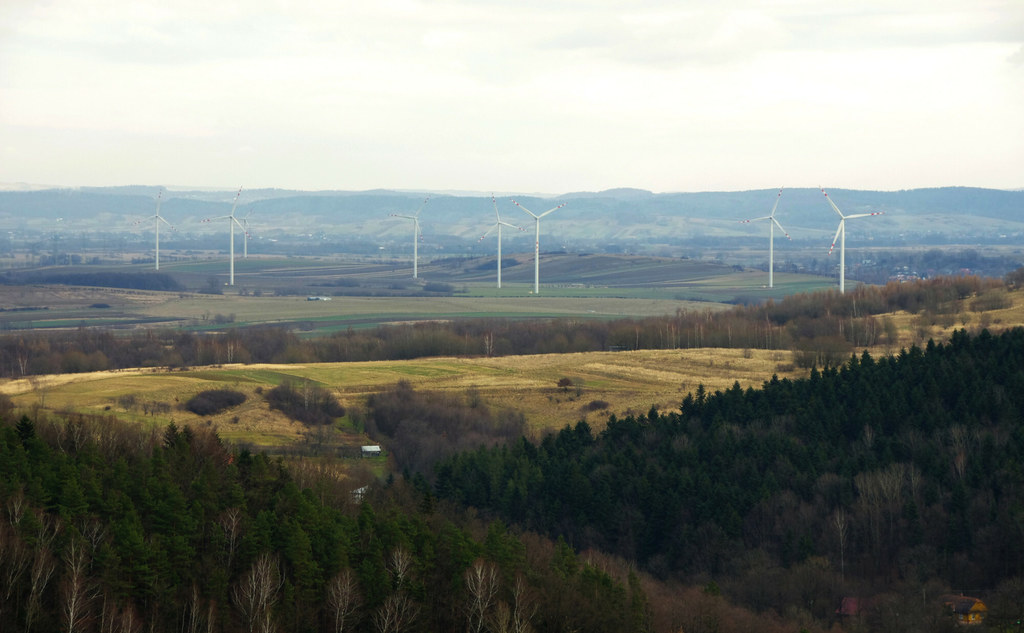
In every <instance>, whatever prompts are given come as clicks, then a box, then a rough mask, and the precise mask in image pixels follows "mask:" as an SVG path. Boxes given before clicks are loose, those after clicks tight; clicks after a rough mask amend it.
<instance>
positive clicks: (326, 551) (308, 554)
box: [0, 400, 781, 633]
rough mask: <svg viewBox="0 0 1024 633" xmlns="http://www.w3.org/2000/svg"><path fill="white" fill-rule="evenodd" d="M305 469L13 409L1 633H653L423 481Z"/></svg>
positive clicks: (587, 562)
mask: <svg viewBox="0 0 1024 633" xmlns="http://www.w3.org/2000/svg"><path fill="white" fill-rule="evenodd" d="M16 417H17V418H18V419H17V421H16V422H15V421H14V420H13V418H16ZM299 466H301V467H300V468H298V469H296V470H294V471H293V470H291V469H289V468H288V467H286V466H285V464H284V463H283V462H282V461H281V460H271V459H269V458H268V457H267V456H266V455H263V454H257V455H254V454H250V453H248V452H242V453H239V454H236V453H233V452H231V451H229V450H228V449H227V448H226V447H225V446H224V445H223V444H222V442H221V441H220V440H219V438H218V437H217V436H216V435H215V434H213V433H212V432H209V431H207V430H204V429H199V430H196V429H191V428H188V427H185V428H182V429H179V428H177V427H175V426H174V425H173V424H172V425H171V426H170V427H168V428H167V429H166V430H164V431H162V432H158V431H140V430H139V429H137V428H135V427H129V426H126V425H122V424H121V423H119V422H118V421H116V420H113V419H111V418H109V417H101V416H82V415H75V414H67V415H61V416H58V417H55V418H50V419H47V418H42V417H38V416H37V417H34V418H32V417H29V416H27V415H24V416H21V417H18V416H17V415H16V414H14V413H13V409H12V407H11V406H10V402H9V401H7V400H4V401H3V402H0V509H2V511H0V629H2V630H4V631H8V630H10V631H56V630H63V631H71V632H78V631H89V632H102V633H108V632H117V633H135V632H137V631H140V630H146V631H156V632H164V631H165V632H168V633H170V632H172V631H173V632H181V631H184V632H187V633H197V632H200V631H203V632H209V631H218V632H235V631H239V632H241V631H245V632H247V633H248V632H252V631H261V632H265V633H269V632H272V631H296V632H300V631H332V632H340V631H342V630H344V631H350V630H351V631H375V632H377V633H384V632H394V631H423V632H426V631H462V630H468V631H492V632H499V631H501V632H507V631H516V632H520V633H523V632H526V631H538V632H543V631H552V632H556V631H571V630H586V631H598V632H600V631H608V632H609V633H612V632H615V633H618V632H622V631H647V630H650V627H649V624H650V622H651V618H652V615H651V614H652V611H651V608H650V606H649V604H648V602H647V600H646V598H645V593H644V590H643V588H642V587H641V582H640V580H639V577H638V576H637V575H635V574H630V573H628V570H627V571H624V572H623V573H621V574H619V573H618V572H616V575H615V576H612V575H611V574H610V573H609V572H608V571H605V570H604V568H603V566H602V565H598V564H594V563H593V562H592V561H593V559H584V558H583V557H581V556H579V555H577V554H576V553H575V552H574V551H573V550H572V549H570V548H569V547H568V546H567V545H566V544H565V543H564V542H555V541H551V540H547V539H544V538H542V537H539V536H536V535H531V534H516V533H512V532H510V531H508V530H507V529H506V528H505V527H504V526H503V525H502V524H501V523H498V522H495V523H490V524H484V523H482V522H479V521H472V520H466V521H464V523H466V526H465V527H460V526H459V525H458V524H456V523H455V522H453V520H452V519H451V518H449V517H457V516H458V515H457V513H454V512H448V511H445V510H444V508H445V506H443V504H441V503H439V502H438V501H437V500H436V499H435V498H434V497H433V495H432V494H431V492H430V490H429V486H427V484H426V482H424V481H423V480H422V479H417V480H415V481H413V482H411V483H410V482H406V481H404V480H397V481H395V482H393V483H391V484H389V485H386V486H383V487H382V488H381V489H379V490H377V491H369V492H366V491H361V494H362V495H363V501H362V502H361V503H358V504H357V502H356V501H354V500H353V498H352V493H351V491H350V489H349V488H350V486H349V485H346V484H345V483H344V482H342V481H341V478H339V477H338V476H337V474H336V473H334V472H333V471H332V470H330V469H324V468H322V465H320V466H317V465H315V464H304V465H303V464H300V465H299ZM663 630H669V629H667V628H666V629H663ZM774 630H777V631H778V630H781V629H780V628H775V629H774Z"/></svg>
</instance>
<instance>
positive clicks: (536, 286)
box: [512, 200, 565, 295]
mask: <svg viewBox="0 0 1024 633" xmlns="http://www.w3.org/2000/svg"><path fill="white" fill-rule="evenodd" d="M512 204H514V205H516V206H517V207H519V208H520V209H522V210H523V211H526V212H527V213H529V214H530V215H532V216H533V222H534V225H535V227H536V238H535V240H534V246H533V294H535V295H536V294H540V219H541V218H543V217H544V216H545V215H547V214H549V213H551V212H552V211H557V210H559V209H561V208H562V207H564V206H565V203H564V202H563V203H562V204H560V205H558V206H557V207H555V208H554V209H548V210H547V211H545V212H544V213H541V214H540V215H537V214H536V213H534V212H533V211H530V210H529V209H527V208H526V207H524V206H523V205H521V204H519V203H518V202H516V201H515V200H513V201H512Z"/></svg>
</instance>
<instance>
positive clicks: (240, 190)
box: [230, 187, 242, 218]
mask: <svg viewBox="0 0 1024 633" xmlns="http://www.w3.org/2000/svg"><path fill="white" fill-rule="evenodd" d="M240 195H242V188H241V187H239V188H238V193H236V194H235V201H234V202H233V203H232V204H231V215H230V217H232V218H233V217H235V207H237V206H238V196H240Z"/></svg>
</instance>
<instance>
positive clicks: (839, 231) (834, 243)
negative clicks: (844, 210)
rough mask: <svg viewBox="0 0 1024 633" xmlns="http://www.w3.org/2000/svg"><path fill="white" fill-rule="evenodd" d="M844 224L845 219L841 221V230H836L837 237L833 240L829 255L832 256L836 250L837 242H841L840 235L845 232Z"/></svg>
mask: <svg viewBox="0 0 1024 633" xmlns="http://www.w3.org/2000/svg"><path fill="white" fill-rule="evenodd" d="M844 222H846V219H845V218H844V219H842V220H839V228H838V229H836V236H835V237H833V238H832V246H831V248H829V249H828V254H829V255H831V254H832V251H833V250H835V248H836V242H838V241H839V234H840V233H841V232H842V231H843V223H844Z"/></svg>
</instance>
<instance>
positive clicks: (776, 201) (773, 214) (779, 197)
mask: <svg viewBox="0 0 1024 633" xmlns="http://www.w3.org/2000/svg"><path fill="white" fill-rule="evenodd" d="M781 198H782V187H779V195H777V196H775V204H773V205H772V212H771V213H769V214H768V217H771V218H774V217H775V209H777V208H778V206H779V200H780V199H781Z"/></svg>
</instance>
